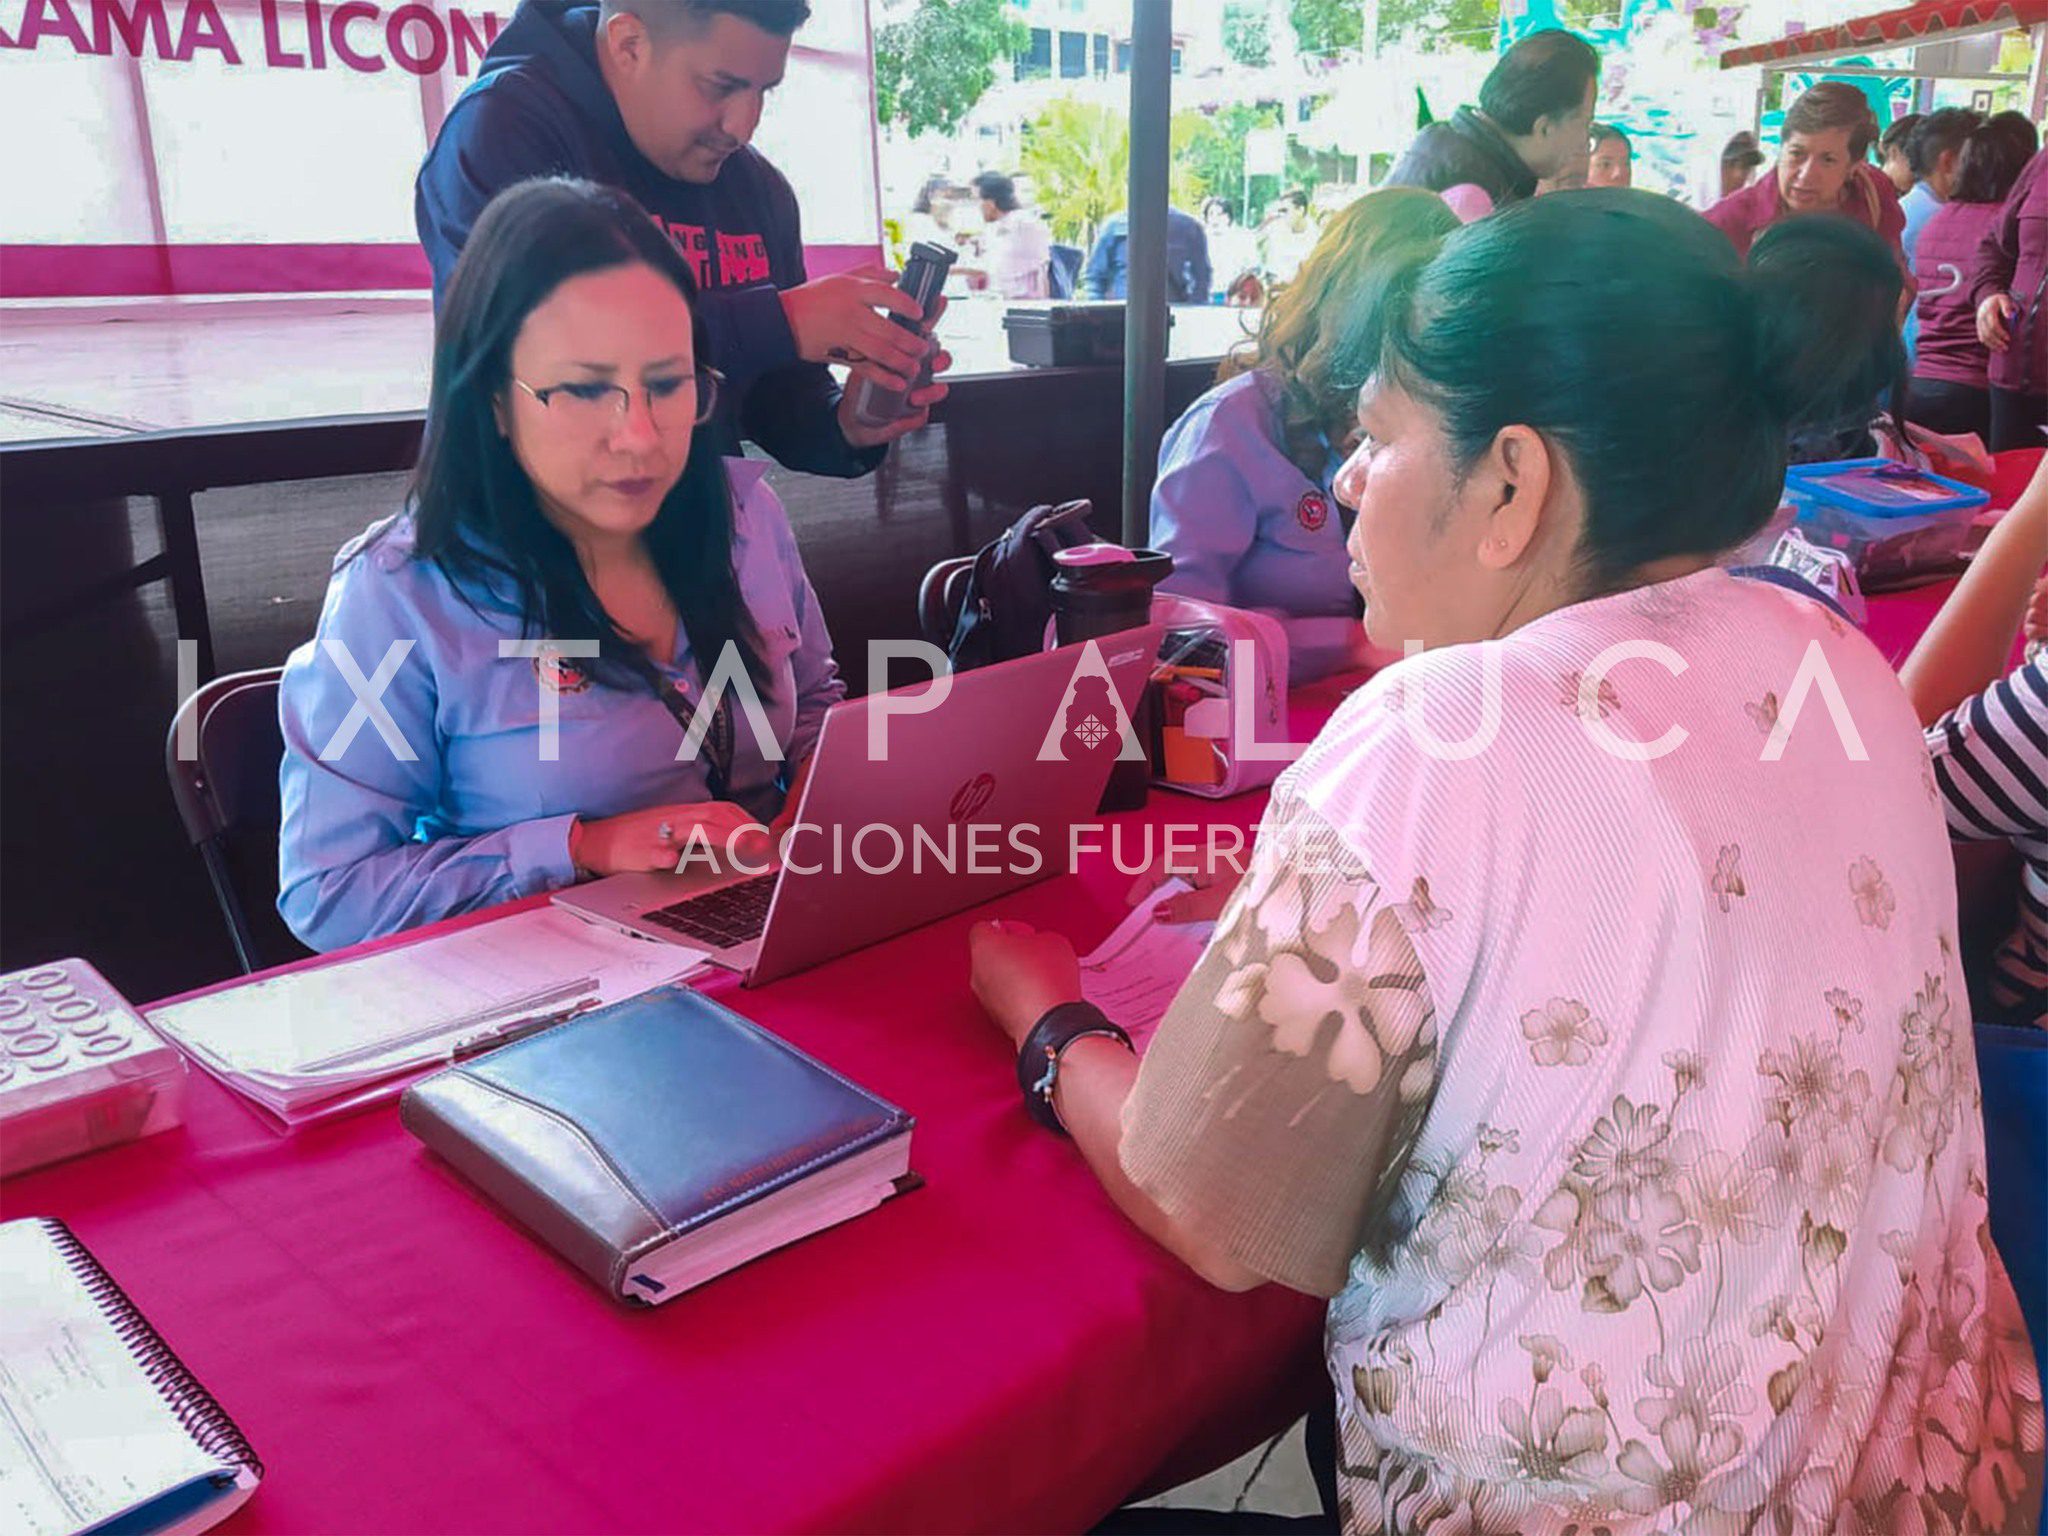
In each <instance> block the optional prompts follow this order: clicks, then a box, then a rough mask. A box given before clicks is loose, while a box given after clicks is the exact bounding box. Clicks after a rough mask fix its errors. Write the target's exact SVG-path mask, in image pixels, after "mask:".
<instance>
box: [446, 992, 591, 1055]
mask: <svg viewBox="0 0 2048 1536" xmlns="http://www.w3.org/2000/svg"><path fill="white" fill-rule="evenodd" d="M596 1006H597V999H596V998H594V997H587V998H585V999H584V1000H583V1001H582V1002H580V1003H577V1004H576V1005H575V1006H574V1007H570V1008H562V1009H559V1010H557V1011H556V1012H554V1013H544V1014H542V1015H541V1016H540V1017H539V1018H536V1019H521V1020H520V1021H519V1022H518V1023H516V1024H509V1025H507V1026H505V1027H504V1028H502V1029H495V1030H486V1031H484V1032H483V1033H481V1034H475V1035H471V1036H470V1037H469V1038H468V1039H466V1040H458V1041H456V1042H455V1048H454V1049H453V1050H451V1051H450V1052H449V1053H448V1059H449V1060H450V1061H467V1060H468V1059H469V1058H470V1057H472V1056H481V1055H483V1054H484V1053H485V1052H486V1051H495V1050H496V1049H497V1048H498V1047H499V1046H501V1045H510V1044H512V1042H513V1041H515V1040H524V1039H525V1038H526V1037H527V1036H528V1035H537V1034H539V1033H540V1032H541V1031H542V1030H544V1029H553V1028H554V1027H555V1026H556V1025H557V1024H566V1023H568V1022H569V1020H571V1019H573V1018H576V1017H578V1016H579V1015H582V1014H586V1013H588V1012H590V1010H591V1009H593V1008H595V1007H596Z"/></svg>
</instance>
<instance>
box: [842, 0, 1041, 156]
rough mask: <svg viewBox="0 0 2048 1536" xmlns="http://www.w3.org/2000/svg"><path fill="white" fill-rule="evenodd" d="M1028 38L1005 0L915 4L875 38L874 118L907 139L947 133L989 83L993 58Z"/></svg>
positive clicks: (1003, 57)
mask: <svg viewBox="0 0 2048 1536" xmlns="http://www.w3.org/2000/svg"><path fill="white" fill-rule="evenodd" d="M1030 41H1031V33H1030V29H1029V28H1027V27H1026V26H1025V25H1024V24H1023V23H1022V22H1018V21H1013V20H1011V19H1010V18H1009V16H1008V14H1007V13H1006V11H1005V7H1004V0H920V3H919V5H918V7H917V10H916V11H915V12H914V13H912V14H911V15H910V16H909V17H908V18H907V19H905V20H903V21H892V22H890V23H889V24H888V25H887V26H885V27H883V28H881V29H880V30H878V31H877V32H876V33H875V117H876V119H877V120H878V121H880V122H883V123H899V124H901V125H902V126H903V127H904V128H905V129H907V130H908V131H909V132H911V133H913V134H917V133H951V132H952V131H953V130H954V129H956V128H958V127H959V126H960V123H961V120H962V119H963V118H965V117H966V116H967V114H968V113H969V112H971V111H973V110H974V104H975V103H976V102H978V101H980V100H981V98H982V96H983V95H984V94H985V93H986V92H987V90H988V88H989V87H990V86H991V85H993V84H995V80H996V64H997V61H998V60H1007V59H1009V58H1011V57H1013V56H1014V55H1016V54H1017V53H1019V52H1021V51H1022V50H1023V49H1024V48H1025V46H1026V45H1027V44H1029V42H1030Z"/></svg>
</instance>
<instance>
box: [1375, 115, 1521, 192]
mask: <svg viewBox="0 0 2048 1536" xmlns="http://www.w3.org/2000/svg"><path fill="white" fill-rule="evenodd" d="M1386 184H1387V185H1388V186H1390V187H1427V188H1428V189H1429V190H1430V191H1432V192H1443V191H1446V190H1448V189H1449V188H1451V187H1459V186H1465V185H1467V184H1470V185H1472V186H1476V187H1481V188H1483V189H1485V192H1486V194H1487V196H1489V197H1491V198H1492V199H1493V205H1494V207H1496V208H1498V207H1500V206H1501V205H1502V204H1504V203H1519V202H1520V201H1521V200H1522V199H1523V198H1525V197H1533V196H1535V194H1536V173H1535V172H1534V171H1532V170H1530V169H1529V167H1528V166H1527V165H1525V164H1524V163H1523V161H1522V157H1521V156H1520V155H1518V154H1516V153H1515V147H1514V145H1512V144H1510V143H1509V142H1508V141H1507V139H1506V138H1505V137H1504V136H1503V135H1502V133H1501V131H1500V130H1499V129H1498V128H1496V127H1494V126H1493V124H1492V123H1490V122H1488V121H1487V120H1486V119H1485V118H1483V117H1481V116H1480V115H1479V114H1478V113H1477V112H1475V111H1473V110H1472V109H1471V108H1470V107H1460V108H1458V110H1457V112H1456V113H1455V114H1453V115H1452V116H1451V118H1450V119H1449V120H1448V121H1445V122H1440V123H1431V124H1430V125H1429V126H1428V127H1427V128H1425V129H1423V130H1422V132H1421V133H1420V134H1419V135H1417V136H1416V140H1415V142H1414V143H1413V144H1410V145H1409V146H1408V153H1407V154H1405V155H1403V156H1402V157H1401V159H1400V163H1399V164H1397V165H1396V166H1395V167H1394V169H1393V171H1392V172H1391V173H1390V174H1389V175H1388V177H1387V181H1386Z"/></svg>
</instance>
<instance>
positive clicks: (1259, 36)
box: [1223, 0, 1273, 69]
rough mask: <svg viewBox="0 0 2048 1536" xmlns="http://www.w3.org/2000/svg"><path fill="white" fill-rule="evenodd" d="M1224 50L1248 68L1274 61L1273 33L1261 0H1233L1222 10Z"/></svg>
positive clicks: (1257, 67) (1259, 67)
mask: <svg viewBox="0 0 2048 1536" xmlns="http://www.w3.org/2000/svg"><path fill="white" fill-rule="evenodd" d="M1223 51H1224V52H1225V53H1227V54H1229V55H1230V57H1231V58H1232V59H1234V60H1236V61H1237V62H1238V63H1239V64H1242V65H1243V66H1244V67H1245V68H1246V69H1264V68H1265V67H1266V66H1267V65H1268V64H1270V63H1272V62H1273V37H1272V34H1271V33H1270V32H1268V31H1267V30H1266V7H1265V5H1264V4H1263V3H1261V0H1250V3H1245V0H1234V3H1233V4H1231V5H1230V6H1228V7H1226V8H1225V10H1224V12H1223Z"/></svg>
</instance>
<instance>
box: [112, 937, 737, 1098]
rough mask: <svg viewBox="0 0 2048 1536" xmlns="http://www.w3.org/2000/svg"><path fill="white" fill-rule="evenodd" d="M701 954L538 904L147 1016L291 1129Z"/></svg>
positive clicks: (644, 985)
mask: <svg viewBox="0 0 2048 1536" xmlns="http://www.w3.org/2000/svg"><path fill="white" fill-rule="evenodd" d="M704 957H705V952H704V951H703V950H699V949H690V948H686V947H685V946H683V945H679V944H656V943H652V942H650V941H648V940H646V939H636V938H633V937H632V936H631V935H628V934H624V933H619V932H616V931H614V930H612V929H609V928H600V927H597V926H596V925H595V924H591V923H586V922H584V921H583V920H582V919H581V918H578V917H576V916H574V915H573V914H571V913H568V912H564V911H562V910H561V909H560V908H559V907H543V908H539V909H537V910H535V911H531V912H521V913H518V914H516V915H514V916H511V917H506V918H500V919H498V920H496V921H494V922H488V923H479V924H477V925H476V926H475V927H473V928H464V929H461V930H459V931H457V932H455V933H450V934H444V935H442V936H440V937H438V938H433V939H424V940H421V941H420V942H418V943H416V944H408V945H404V946H401V947H399V948H396V949H389V950H384V951H382V952H380V953H378V954H374V955H367V956H364V957H363V958H362V959H359V960H345V961H342V962H340V963H338V964H334V965H325V966H318V967H315V968H313V969H310V970H302V971H292V972H289V973H287V974H285V975H283V976H276V977H271V978H269V979H267V980H264V981H254V982H250V983H248V984H246V985H243V986H236V987H229V988H226V989H225V990H223V991H220V992H215V993H213V994H211V995H210V996H207V997H200V998H194V999H192V1000H191V1001H190V1002H184V1003H174V1004H172V1005H170V1006H169V1007H165V1008H158V1009H156V1010H154V1011H153V1012H151V1013H150V1014H149V1021H150V1023H152V1024H154V1025H155V1026H156V1027H157V1029H158V1030H159V1031H161V1032H162V1033H163V1035H164V1036H165V1038H166V1039H168V1040H170V1041H171V1043H172V1044H174V1045H176V1046H177V1047H178V1048H179V1049H180V1050H182V1051H184V1052H185V1054H186V1055H188V1056H190V1057H191V1058H192V1059H193V1060H194V1061H196V1062H197V1063H199V1065H200V1066H202V1067H204V1068H205V1069H206V1070H207V1071H208V1072H211V1073H212V1074H213V1075H214V1076H215V1077H217V1078H219V1079H220V1081H221V1082H223V1083H225V1084H226V1085H227V1086H228V1087H230V1088H232V1089H233V1090H234V1091H235V1092H237V1093H239V1094H241V1095H242V1096H243V1097H244V1098H246V1099H248V1100H249V1101H250V1102H251V1103H253V1104H255V1105H256V1106H258V1107H259V1108H260V1109H262V1110H263V1111H265V1112H267V1113H268V1114H269V1115H270V1116H271V1117H273V1118H274V1119H275V1120H277V1121H280V1122H282V1123H283V1124H284V1125H285V1126H288V1127H289V1126H295V1125H299V1124H303V1123H304V1122H306V1121H308V1120H314V1119H318V1118H320V1117H321V1116H323V1115H330V1114H337V1113H339V1112H341V1111H342V1110H345V1109H352V1108H355V1107H357V1106H358V1105H361V1104H366V1103H370V1102H372V1101H374V1100H377V1099H383V1098H389V1097H391V1096H393V1095H395V1094H396V1093H397V1092H398V1091H399V1090H400V1089H401V1088H403V1087H404V1086H405V1084H406V1083H407V1082H408V1081H410V1080H411V1079H412V1078H413V1077H416V1076H417V1075H419V1074H420V1073H421V1072H423V1071H427V1070H430V1069H432V1068H434V1067H437V1066H440V1065H441V1064H443V1063H445V1062H447V1061H448V1060H450V1059H451V1058H453V1057H455V1056H458V1055H464V1054H467V1053H469V1052H471V1051H474V1050H479V1049H484V1048H488V1047H489V1046H491V1045H493V1044H496V1043H501V1042H502V1041H504V1040H507V1039H509V1038H511V1037H513V1036H515V1035H519V1034H524V1033H527V1032H529V1031H531V1030H532V1029H535V1028H538V1027H541V1026H543V1025H544V1024H547V1023H552V1022H556V1021H558V1020H560V1019H564V1018H567V1017H570V1016H571V1015H573V1014H576V1013H580V1012H583V1011H585V1010H587V1009H590V1008H597V1007H603V1006H604V1005H606V1004H608V1003H615V1002H618V1001H620V1000H621V999H622V998H628V997H632V996H634V995H636V994H637V993H641V992H645V991H646V990H648V989H649V988H650V987H656V986H660V985H661V984H662V983H664V982H669V981H674V980H675V979H677V978H678V977H680V976H682V975H684V974H685V973H686V972H688V971H691V970H694V969H695V968H696V966H697V965H698V964H699V963H700V962H701V961H702V960H703V959H704Z"/></svg>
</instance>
